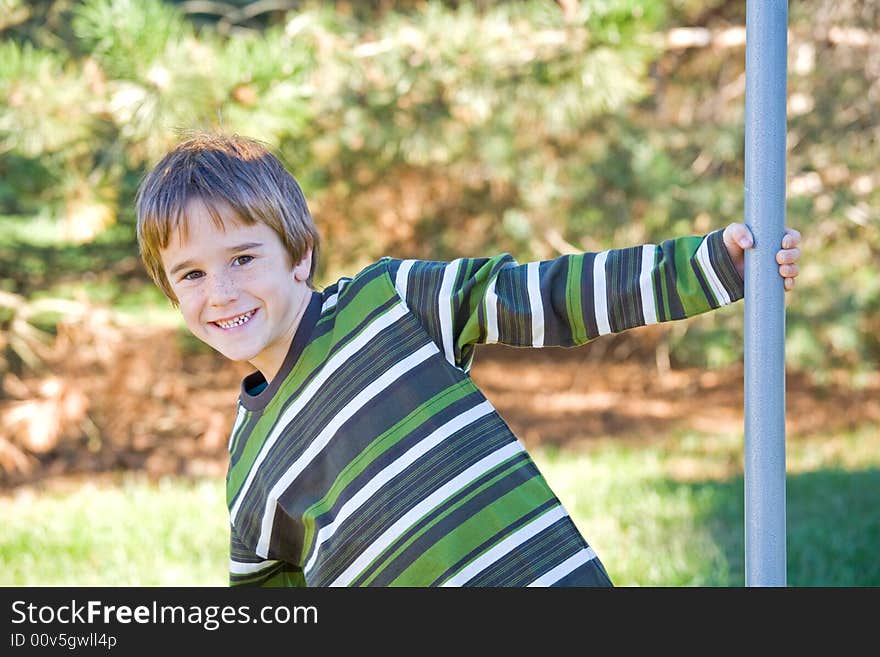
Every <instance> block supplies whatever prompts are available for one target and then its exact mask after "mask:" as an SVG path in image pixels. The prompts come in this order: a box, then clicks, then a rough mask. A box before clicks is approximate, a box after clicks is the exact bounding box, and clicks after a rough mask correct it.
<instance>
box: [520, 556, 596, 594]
mask: <svg viewBox="0 0 880 657" xmlns="http://www.w3.org/2000/svg"><path fill="white" fill-rule="evenodd" d="M595 558H596V553H595V552H593V548H591V547H587V548H584V549H583V550H581V551H580V552H578V553H577V554H574V555H572V556H570V557H569V558H568V559H566V560H565V561H563V562H562V563H561V564H559V565H558V566H556V568H554V569H553V570H550V571H548V572H546V573H544V574H543V575H541V576H540V577H539V578H538V579H536V580H535V581H534V582H532V583H531V584H529V586H553V585H554V584H555V583H556V582H558V581H559V580H561V579H562V578H563V577H565V576H566V575H568V574H569V573H570V572H572V571H573V570H574V569H575V568H578V567H579V566H582V565H583V564H585V563H587V562H588V561H592V560H593V559H595Z"/></svg>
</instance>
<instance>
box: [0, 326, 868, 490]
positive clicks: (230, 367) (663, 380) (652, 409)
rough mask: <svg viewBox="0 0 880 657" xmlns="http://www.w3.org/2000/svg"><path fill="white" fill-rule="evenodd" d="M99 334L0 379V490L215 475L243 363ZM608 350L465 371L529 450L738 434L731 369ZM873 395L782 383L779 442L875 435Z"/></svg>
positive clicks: (531, 354) (164, 343) (500, 357)
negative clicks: (868, 429) (81, 480)
mask: <svg viewBox="0 0 880 657" xmlns="http://www.w3.org/2000/svg"><path fill="white" fill-rule="evenodd" d="M96 326H97V325H93V326H86V325H83V324H82V323H79V324H72V325H70V326H68V327H66V328H65V329H64V330H60V331H59V334H58V336H57V339H56V341H55V344H54V345H53V346H52V351H51V352H48V353H44V354H43V357H44V358H45V359H46V361H47V362H49V363H51V365H52V367H51V369H49V370H47V371H46V372H44V373H43V374H42V375H39V376H38V375H34V376H30V377H24V376H22V377H18V376H14V375H12V374H9V373H7V374H6V375H5V376H4V378H3V396H2V397H0V432H2V433H0V490H2V489H7V490H8V489H11V488H14V487H17V486H21V485H24V484H33V483H37V482H40V481H44V480H48V479H50V478H55V477H58V476H69V475H79V476H82V475H86V476H88V475H89V474H96V473H108V472H118V471H120V470H136V471H139V472H145V473H147V474H148V475H149V476H152V477H157V478H158V477H161V476H163V475H168V474H175V475H183V476H222V475H223V474H224V473H225V469H226V463H227V461H226V459H227V451H226V450H227V442H228V437H229V430H230V428H231V424H232V420H233V418H234V410H235V400H236V398H237V395H238V390H239V382H240V380H241V377H242V376H243V375H245V374H246V373H248V372H249V371H250V367H249V366H247V365H245V364H235V363H230V362H228V361H226V360H225V359H223V358H222V357H221V356H219V355H216V354H214V353H211V352H206V351H196V352H192V350H191V348H190V349H189V350H188V349H184V348H183V347H182V345H181V342H180V340H181V338H180V336H179V335H178V334H175V333H174V332H172V331H165V332H157V331H152V332H150V333H143V334H139V335H138V334H137V332H133V331H131V330H129V329H125V330H123V329H119V328H117V329H111V328H108V327H107V326H104V325H101V326H98V327H97V328H96ZM594 344H595V343H594ZM611 351H612V350H609V349H607V348H605V349H596V348H594V347H593V345H587V346H584V347H579V348H576V349H542V350H527V351H526V350H521V349H513V348H507V347H496V346H493V347H480V348H479V349H478V351H477V356H476V359H475V361H474V366H473V369H472V372H471V373H472V376H473V378H474V380H475V382H476V383H477V384H478V385H479V386H480V387H481V388H482V390H483V391H484V392H485V394H486V396H487V397H488V398H489V400H490V401H491V402H492V403H493V404H494V405H495V407H496V408H497V409H498V411H499V412H500V413H501V415H502V417H504V418H505V419H506V420H507V422H508V423H509V424H510V426H511V428H512V429H513V431H514V432H515V433H516V434H517V435H518V436H519V437H520V438H521V439H522V440H523V442H524V443H525V444H526V445H527V446H536V445H541V444H543V445H547V444H552V445H557V446H560V447H566V448H571V449H583V448H586V447H588V446H589V444H590V442H591V441H595V439H596V438H597V437H609V436H610V437H615V438H620V439H623V440H632V441H650V440H652V439H653V438H656V437H658V436H663V435H665V434H667V433H668V432H670V431H674V430H676V429H686V428H690V429H693V430H697V431H705V432H711V431H719V432H730V431H741V430H742V428H743V375H742V370H741V368H731V369H728V370H724V371H701V370H697V369H671V370H666V371H664V370H665V368H660V367H658V365H657V361H656V359H655V358H653V356H652V353H653V352H651V351H650V350H649V351H647V352H644V351H643V352H642V353H639V351H638V349H635V350H634V349H631V348H630V349H624V350H623V352H624V355H623V357H618V358H615V359H614V364H613V365H612V364H609V362H608V361H609V352H611ZM619 355H620V354H618V356H619ZM878 393H880V381H878V382H876V385H873V386H869V387H868V388H865V389H862V390H858V391H853V390H850V389H847V388H845V387H842V386H836V385H827V386H821V387H820V386H816V385H813V384H810V383H809V382H808V381H807V379H806V377H804V376H802V375H797V374H789V375H788V377H787V380H786V435H787V438H790V439H793V440H796V439H798V437H800V436H809V435H811V434H814V433H821V432H833V431H842V430H848V429H853V428H855V427H857V426H861V425H864V424H866V423H877V424H878V426H880V394H878Z"/></svg>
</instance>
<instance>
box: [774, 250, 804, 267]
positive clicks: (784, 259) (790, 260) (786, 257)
mask: <svg viewBox="0 0 880 657" xmlns="http://www.w3.org/2000/svg"><path fill="white" fill-rule="evenodd" d="M800 257H801V250H800V249H783V250H782V251H777V252H776V262H778V263H779V264H780V265H791V264H794V263H795V262H797V261H798V260H799V259H800Z"/></svg>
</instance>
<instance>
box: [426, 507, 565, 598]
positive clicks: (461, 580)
mask: <svg viewBox="0 0 880 657" xmlns="http://www.w3.org/2000/svg"><path fill="white" fill-rule="evenodd" d="M565 516H566V513H565V509H563V508H562V507H561V506H557V507H556V508H555V509H552V510H550V511H548V512H547V513H545V514H544V515H542V516H540V517H539V518H536V519H535V520H533V521H532V522H530V523H529V524H528V525H526V526H525V527H521V528H520V529H519V530H517V531H516V533H514V534H511V535H510V536H508V537H507V538H505V539H504V540H503V541H501V542H500V543H498V544H497V545H495V546H494V547H492V549H490V550H488V551H487V552H484V553H483V554H481V555H480V556H479V557H478V558H477V559H475V560H474V561H472V562H471V563H469V564H468V565H467V566H466V567H465V568H463V569H462V570H460V571H459V572H457V573H456V574H455V575H453V576H452V577H450V578H449V579H448V580H446V581H445V582H443V586H464V585H465V584H466V583H467V582H469V581H470V580H472V579H473V578H474V577H476V576H477V575H478V574H479V573H481V572H482V571H484V570H485V569H486V568H488V567H489V566H491V565H492V564H493V563H495V562H496V561H499V560H500V559H501V558H502V557H504V556H505V555H506V554H508V553H509V552H511V551H512V550H513V549H514V548H516V547H517V546H519V545H522V544H523V543H525V542H526V541H527V540H529V539H530V538H532V537H533V536H537V535H538V534H540V533H541V532H542V531H544V530H545V529H547V527H549V526H550V525H552V524H553V523H554V522H556V521H557V520H560V519H561V518H564V517H565ZM551 572H552V571H551Z"/></svg>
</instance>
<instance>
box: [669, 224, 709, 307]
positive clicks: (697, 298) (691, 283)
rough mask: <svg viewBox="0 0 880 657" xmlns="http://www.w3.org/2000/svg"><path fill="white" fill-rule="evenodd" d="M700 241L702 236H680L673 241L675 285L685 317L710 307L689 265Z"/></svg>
mask: <svg viewBox="0 0 880 657" xmlns="http://www.w3.org/2000/svg"><path fill="white" fill-rule="evenodd" d="M702 241H703V238H702V237H682V238H680V239H677V240H676V241H675V246H674V248H675V274H676V277H675V287H676V289H677V291H678V297H679V298H680V299H681V305H682V308H684V314H685V316H687V317H693V316H694V315H698V314H700V313H703V312H706V311H707V310H709V309H710V308H711V306H710V305H709V303H708V301H707V299H706V295H705V294H703V288H702V287H701V286H700V281H699V280H697V277H696V274H695V273H694V270H693V268H692V266H691V262H692V261H693V257H694V254H695V253H696V251H697V248H699V246H700V243H701V242H702Z"/></svg>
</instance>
